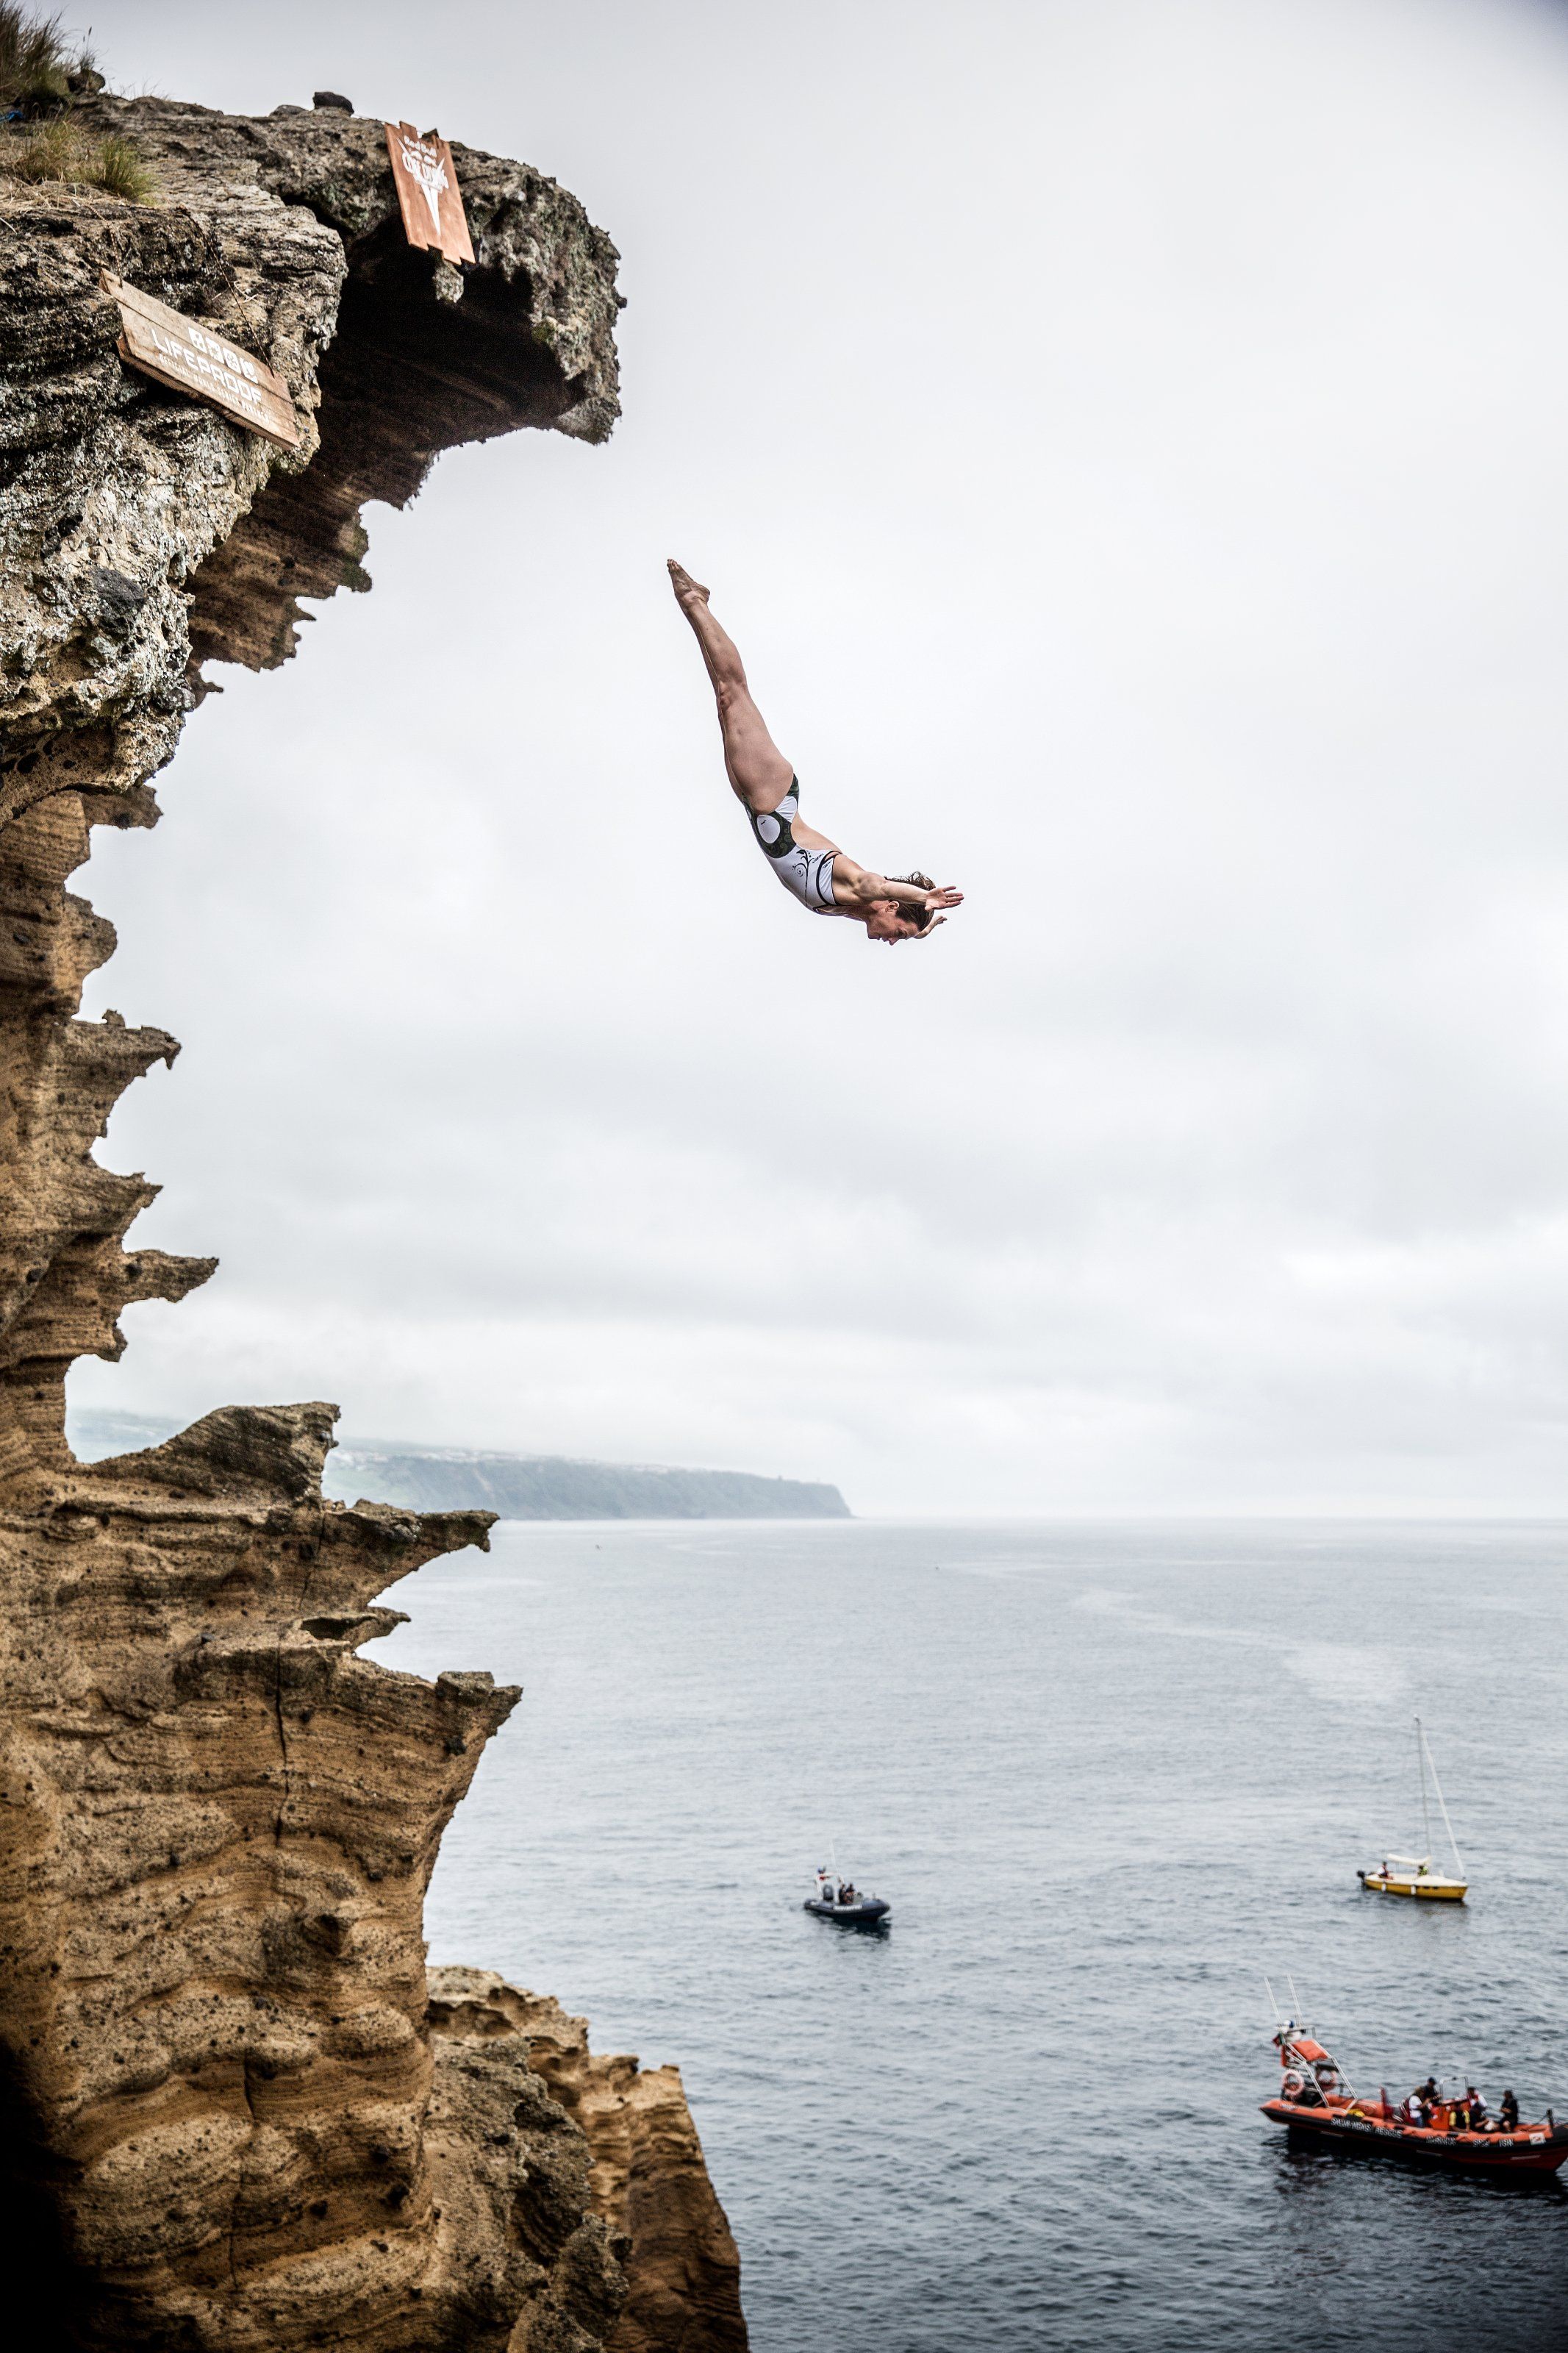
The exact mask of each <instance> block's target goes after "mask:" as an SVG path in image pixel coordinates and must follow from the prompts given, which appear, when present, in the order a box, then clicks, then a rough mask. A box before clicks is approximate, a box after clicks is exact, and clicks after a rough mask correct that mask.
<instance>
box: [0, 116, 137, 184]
mask: <svg viewBox="0 0 1568 2353" xmlns="http://www.w3.org/2000/svg"><path fill="white" fill-rule="evenodd" d="M7 151H8V152H7ZM0 172H5V173H8V174H10V176H11V178H12V179H14V180H35V181H37V180H58V181H62V182H64V183H65V185H67V186H68V187H73V188H101V189H102V190H103V191H104V193H105V195H110V196H119V197H120V198H121V201H122V202H123V203H125V204H128V205H148V204H152V203H153V201H154V200H155V199H156V197H157V195H158V179H157V174H155V173H154V172H153V169H152V168H151V166H150V165H149V164H144V163H143V162H142V158H141V156H140V155H139V154H138V153H136V150H135V148H134V147H133V146H132V143H131V142H130V140H129V139H120V138H110V139H84V138H83V136H82V134H81V132H79V130H78V129H77V127H76V125H75V123H74V122H72V121H71V119H70V117H69V116H68V115H66V114H62V115H59V116H58V117H57V118H56V120H55V121H53V122H46V123H45V124H44V125H43V127H42V128H41V129H40V130H38V131H36V132H34V133H33V135H32V137H31V138H30V139H17V138H16V137H15V136H13V137H12V138H11V139H10V140H9V141H7V142H5V143H4V144H3V145H0Z"/></svg>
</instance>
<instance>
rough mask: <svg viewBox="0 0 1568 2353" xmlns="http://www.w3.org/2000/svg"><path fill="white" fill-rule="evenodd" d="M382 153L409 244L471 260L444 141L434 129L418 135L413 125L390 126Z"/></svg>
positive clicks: (449, 257)
mask: <svg viewBox="0 0 1568 2353" xmlns="http://www.w3.org/2000/svg"><path fill="white" fill-rule="evenodd" d="M386 152H387V153H388V154H389V155H390V156H391V158H392V176H393V179H394V181H395V184H396V187H397V202H398V207H399V209H400V211H401V212H402V215H403V227H404V233H405V236H406V237H407V239H408V242H409V244H410V245H417V246H422V247H430V246H434V248H436V250H437V252H438V253H444V254H445V255H446V257H447V260H448V261H472V259H473V258H474V248H473V241H472V239H471V238H470V237H469V235H468V218H467V216H466V215H465V213H464V211H463V195H462V190H461V189H460V188H459V187H458V172H457V166H456V165H455V164H454V163H453V161H452V151H451V148H450V147H449V146H448V145H447V142H446V141H445V140H444V139H443V138H442V137H441V136H440V135H439V133H438V132H434V131H426V132H425V134H424V136H423V137H421V136H420V134H419V132H417V131H416V130H415V128H414V125H413V124H412V122H389V123H388V124H387V125H386Z"/></svg>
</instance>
